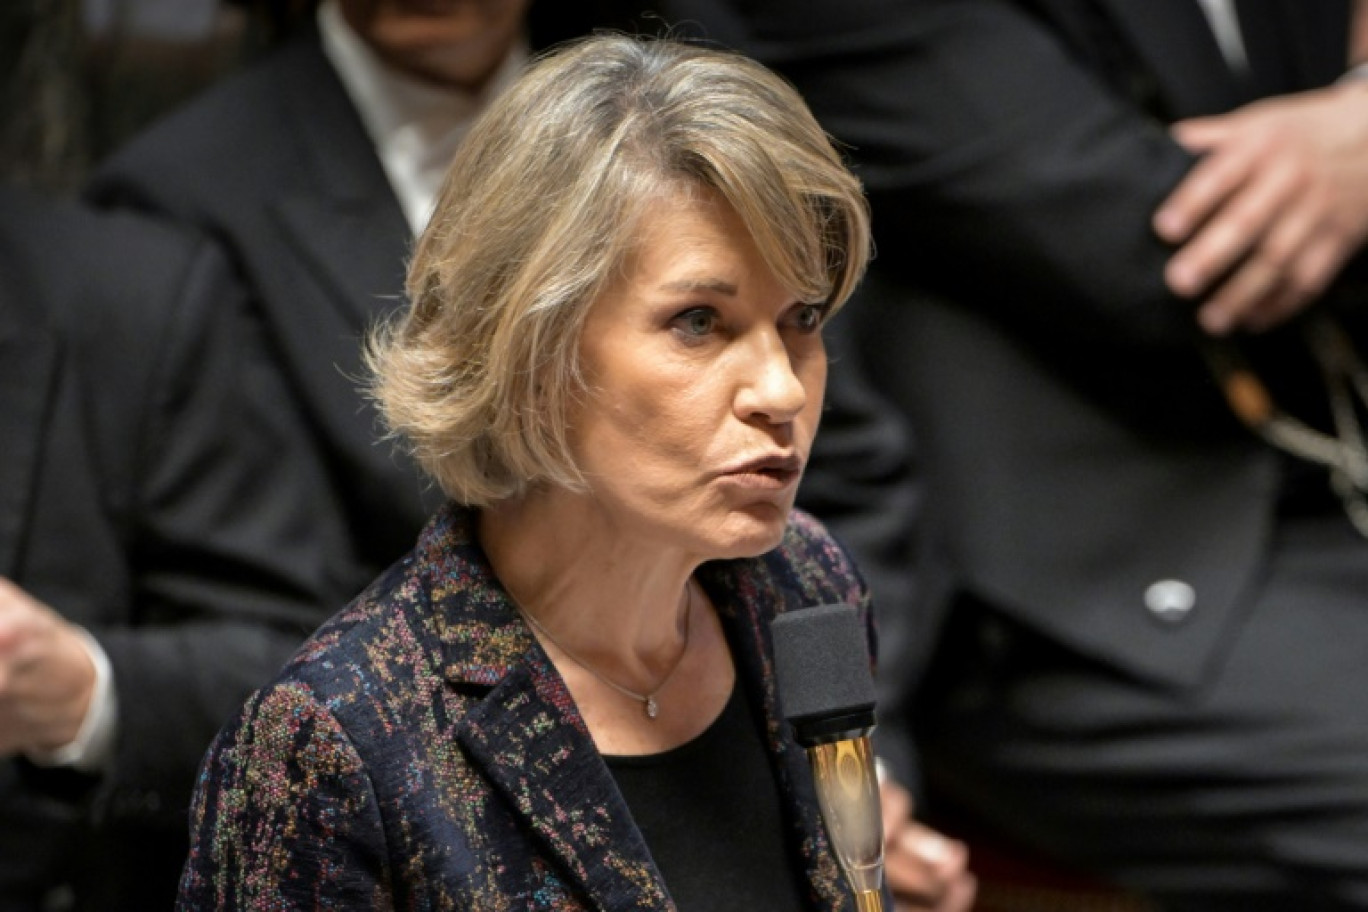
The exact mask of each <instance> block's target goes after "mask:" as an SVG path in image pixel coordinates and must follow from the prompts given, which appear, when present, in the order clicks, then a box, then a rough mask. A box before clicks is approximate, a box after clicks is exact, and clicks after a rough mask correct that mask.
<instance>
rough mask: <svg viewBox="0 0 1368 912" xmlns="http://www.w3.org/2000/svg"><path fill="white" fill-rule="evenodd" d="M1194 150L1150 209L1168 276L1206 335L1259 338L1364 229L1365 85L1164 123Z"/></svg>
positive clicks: (1367, 209)
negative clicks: (1191, 304)
mask: <svg viewBox="0 0 1368 912" xmlns="http://www.w3.org/2000/svg"><path fill="white" fill-rule="evenodd" d="M1173 137H1174V138H1175V139H1176V140H1177V141H1178V142H1179V143H1181V144H1182V145H1183V146H1184V147H1185V148H1186V149H1188V151H1190V152H1193V153H1195V154H1199V155H1202V156H1203V157H1202V159H1201V161H1199V162H1198V163H1197V164H1196V165H1195V166H1194V167H1193V169H1192V171H1191V172H1189V174H1188V175H1187V177H1186V178H1184V179H1183V181H1182V182H1181V183H1180V184H1179V185H1178V187H1177V188H1176V189H1175V190H1174V191H1173V193H1172V194H1170V195H1169V197H1168V199H1167V200H1165V201H1164V202H1163V204H1162V205H1160V207H1159V208H1158V210H1156V212H1155V215H1154V228H1155V231H1156V232H1157V233H1158V234H1159V236H1160V237H1161V238H1163V239H1164V240H1166V241H1168V242H1170V243H1173V244H1176V245H1179V247H1178V250H1177V252H1176V253H1175V254H1174V255H1173V257H1172V258H1171V259H1170V260H1169V263H1168V267H1167V270H1166V273H1165V277H1166V280H1167V282H1168V285H1169V287H1170V288H1171V289H1172V290H1173V291H1174V293H1176V294H1179V295H1182V296H1184V297H1191V298H1198V297H1205V301H1204V302H1203V303H1202V305H1201V307H1200V309H1199V310H1198V314H1197V320H1198V323H1199V324H1200V325H1201V326H1202V328H1203V329H1205V330H1206V331H1207V332H1208V333H1211V334H1212V335H1223V334H1225V333H1228V332H1231V331H1232V330H1235V329H1244V330H1249V331H1254V332H1259V331H1262V330H1265V329H1269V328H1271V327H1273V326H1276V325H1277V324H1279V323H1281V322H1283V321H1284V320H1286V319H1288V318H1289V317H1291V316H1293V315H1294V314H1296V313H1298V312H1299V311H1300V310H1301V309H1302V308H1304V307H1306V306H1307V304H1309V303H1310V302H1311V301H1313V300H1314V299H1315V298H1316V297H1317V296H1318V295H1319V294H1320V293H1321V292H1322V291H1324V289H1325V287H1326V286H1327V285H1328V284H1329V283H1330V282H1331V280H1333V279H1334V277H1335V276H1336V274H1338V272H1339V270H1340V268H1341V267H1342V266H1343V265H1344V262H1345V261H1346V260H1347V259H1348V258H1349V257H1350V256H1351V255H1353V253H1354V252H1355V251H1356V250H1357V249H1358V248H1359V245H1360V244H1361V243H1362V242H1363V240H1364V237H1365V235H1366V234H1368V84H1364V83H1362V82H1351V83H1346V84H1343V85H1336V86H1331V87H1329V88H1326V89H1321V90H1318V91H1314V92H1303V93H1299V94H1296V95H1288V96H1284V97H1281V98H1274V99H1269V100H1266V101H1260V102H1256V103H1255V104H1251V105H1248V106H1246V107H1243V108H1240V109H1239V110H1236V111H1232V112H1231V113H1229V114H1225V115H1221V116H1219V117H1205V118H1198V119H1194V120H1187V121H1183V122H1180V123H1178V124H1175V125H1174V126H1173Z"/></svg>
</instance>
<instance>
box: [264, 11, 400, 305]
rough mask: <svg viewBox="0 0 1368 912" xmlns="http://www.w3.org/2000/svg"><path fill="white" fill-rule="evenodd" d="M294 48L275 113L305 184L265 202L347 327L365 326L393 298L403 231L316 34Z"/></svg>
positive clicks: (370, 147) (369, 145)
mask: <svg viewBox="0 0 1368 912" xmlns="http://www.w3.org/2000/svg"><path fill="white" fill-rule="evenodd" d="M293 51H294V53H293V55H292V56H291V57H290V58H289V59H287V60H286V61H285V62H284V64H283V66H284V67H285V68H286V69H285V73H284V75H286V76H288V78H287V79H283V80H282V81H281V92H282V93H283V97H282V106H283V107H282V110H283V111H284V114H285V120H286V128H287V129H288V130H290V132H291V135H292V136H293V143H292V146H293V148H294V150H295V153H296V154H297V155H298V156H299V159H300V161H299V163H298V168H299V173H300V174H301V176H302V177H304V178H305V180H306V181H307V186H306V187H305V188H304V189H302V190H301V191H299V192H297V193H292V194H286V195H284V196H282V197H281V199H280V200H279V201H277V202H276V204H275V206H274V208H275V211H276V213H277V215H278V219H279V222H280V224H281V226H282V228H283V229H284V231H285V233H286V236H287V237H288V239H289V241H290V243H291V244H292V245H294V246H295V247H296V248H297V249H298V250H299V251H300V252H301V253H302V254H304V258H305V262H307V264H308V266H309V268H310V269H311V270H312V271H313V272H314V273H315V275H316V277H317V278H318V280H319V281H320V282H321V284H323V285H324V286H325V287H326V288H327V290H328V294H327V295H326V297H327V299H328V300H329V301H331V302H336V303H337V304H338V305H340V306H341V308H342V316H343V318H344V320H345V322H346V325H348V326H351V327H364V326H367V325H369V323H370V322H371V321H372V320H373V318H374V317H375V315H376V313H377V312H378V311H380V310H382V309H383V310H388V309H390V308H392V307H393V306H394V305H395V304H396V303H397V302H398V300H399V298H400V292H401V291H402V288H403V277H404V270H405V258H406V257H407V255H408V251H409V247H410V241H411V232H410V230H409V227H408V223H407V222H406V221H405V220H404V215H403V212H402V210H401V209H400V208H399V201H398V200H397V199H396V197H395V195H394V191H393V190H392V189H391V187H390V185H389V179H388V178H387V177H386V176H385V172H384V169H383V168H382V167H381V165H380V159H379V158H378V157H377V155H376V153H375V149H374V145H373V144H372V142H371V139H370V136H369V135H368V134H367V133H366V129H365V127H364V126H363V125H362V123H361V117H360V115H359V114H358V113H357V111H356V108H355V107H354V106H353V105H352V102H351V100H350V98H348V97H347V93H346V90H345V89H344V88H343V87H342V83H341V82H340V81H339V80H338V78H337V74H336V73H334V72H333V70H332V66H331V64H329V63H328V61H327V58H326V57H325V56H324V54H323V49H322V45H321V42H320V40H319V39H318V36H317V35H316V34H313V35H310V36H309V40H308V41H306V42H303V43H301V44H300V45H298V46H297V47H295V48H294V49H293Z"/></svg>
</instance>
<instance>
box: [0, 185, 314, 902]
mask: <svg viewBox="0 0 1368 912" xmlns="http://www.w3.org/2000/svg"><path fill="white" fill-rule="evenodd" d="M131 266H136V268H130V267H131ZM242 303H243V302H242V298H241V295H240V293H239V290H238V288H237V286H236V285H235V284H234V283H233V282H232V280H231V276H230V274H229V272H228V270H227V267H226V264H225V263H224V262H223V260H222V259H221V258H220V257H219V256H218V255H217V254H216V253H215V252H214V251H213V250H212V249H211V248H210V247H209V246H208V245H206V244H205V243H204V242H202V241H198V240H193V239H191V238H189V237H186V236H184V235H183V234H181V233H180V232H177V231H174V230H172V229H171V228H169V227H165V226H161V225H154V224H150V223H148V222H146V221H145V220H143V219H138V218H134V217H132V216H117V217H96V216H94V215H92V214H90V213H88V212H83V211H80V210H78V209H76V208H75V207H67V206H65V205H62V206H58V205H56V204H52V203H49V202H48V201H43V200H39V199H37V198H34V197H30V196H27V195H20V194H18V193H12V192H9V191H0V441H3V443H2V444H0V575H4V576H6V577H9V578H11V579H13V580H14V581H15V582H17V583H18V584H19V585H20V586H22V587H23V588H25V589H26V590H28V591H29V592H30V593H32V594H33V595H35V596H36V597H38V598H39V599H41V600H42V601H44V602H46V603H47V604H49V605H51V606H52V607H54V608H55V609H56V610H57V611H58V612H60V613H61V614H62V615H64V616H65V617H66V618H68V619H70V620H71V621H74V622H75V623H78V624H81V625H83V626H85V627H86V628H87V629H89V630H90V631H91V632H92V633H93V634H94V635H95V636H96V638H97V639H98V640H99V641H100V643H101V645H102V646H103V647H104V649H105V651H106V652H107V653H108V655H109V659H110V663H111V665H112V667H113V676H114V682H115V687H116V689H117V693H118V701H119V728H118V731H119V735H118V740H117V743H116V749H115V757H114V762H113V767H112V769H111V770H110V771H109V773H108V774H107V775H105V776H103V777H101V778H100V779H98V780H96V779H87V778H85V777H80V776H77V775H75V774H73V773H70V772H61V771H44V770H39V769H37V768H35V767H32V766H30V765H28V764H27V763H23V762H17V761H14V760H7V761H0V907H4V908H9V906H8V905H6V903H8V902H15V901H16V897H17V896H18V895H19V894H20V893H21V892H28V893H33V892H46V891H50V890H52V889H54V888H56V887H58V886H59V885H63V884H72V883H74V884H76V887H77V895H78V898H79V900H80V905H81V907H82V908H90V909H100V910H107V909H116V908H156V907H158V906H160V907H165V906H166V905H167V904H168V903H169V901H170V896H171V895H173V894H174V889H175V883H176V876H177V872H178V870H179V868H180V865H181V863H182V861H183V859H184V854H185V847H186V841H185V824H184V820H185V813H186V808H187V807H188V806H189V799H190V792H191V786H192V783H193V781H194V774H195V770H196V768H197V766H198V763H199V760H200V758H201V757H202V756H203V753H204V750H205V748H206V746H207V745H208V744H209V742H210V740H211V739H212V738H213V735H214V733H215V732H216V731H217V730H218V729H219V727H220V726H221V725H222V724H223V722H224V720H225V719H227V718H228V716H229V715H230V714H231V713H232V712H233V711H234V710H235V709H236V708H237V707H238V706H239V705H240V704H241V702H242V700H243V699H244V698H245V697H246V695H247V694H248V693H250V692H251V690H252V689H253V688H255V687H257V686H259V685H260V684H261V683H262V682H263V681H265V680H267V679H268V678H269V676H270V674H271V673H272V672H273V671H275V670H276V669H277V668H278V667H279V665H280V664H281V663H282V662H283V661H284V659H285V658H286V657H287V656H288V655H289V653H290V651H291V650H292V649H293V648H294V647H295V646H296V645H297V644H298V642H299V640H300V639H301V638H302V636H303V635H304V634H305V633H307V632H308V631H309V630H311V629H313V627H315V626H316V625H317V624H318V623H319V622H320V621H321V620H322V618H323V617H324V616H325V606H328V605H329V604H330V603H332V604H335V602H334V601H333V600H334V599H337V598H339V594H340V591H341V590H340V585H339V583H338V580H337V579H336V576H337V572H336V570H335V569H333V568H331V567H330V565H329V563H328V559H327V555H328V554H329V552H330V550H332V549H333V548H335V547H336V545H335V544H332V545H330V544H329V542H330V539H331V540H333V541H335V540H336V539H337V538H339V537H340V536H341V530H340V529H338V528H334V527H329V526H328V524H327V523H326V522H323V523H321V524H319V525H315V524H314V520H313V518H312V517H311V516H310V513H309V507H310V506H311V505H312V500H313V498H314V497H316V496H318V493H317V491H316V489H315V488H314V487H313V486H314V484H315V481H314V478H315V476H316V474H317V472H318V469H317V467H315V466H312V465H311V464H309V463H308V462H307V461H304V460H302V458H301V453H303V452H306V451H305V450H302V449H301V447H300V443H299V440H298V438H299V434H300V431H299V429H298V427H297V423H296V422H293V421H287V420H281V419H280V417H279V409H278V407H277V405H276V400H278V398H279V397H280V396H281V395H283V392H282V389H281V385H280V383H279V381H278V380H277V378H276V377H275V375H274V373H273V372H272V371H270V370H268V369H265V362H264V359H263V356H262V353H261V348H260V340H259V338H257V334H256V330H255V328H254V327H252V326H251V325H250V324H249V323H248V322H247V321H246V319H245V313H244V311H243V308H242ZM304 529H309V530H310V534H309V535H307V536H306V535H302V534H301V532H302V530H304Z"/></svg>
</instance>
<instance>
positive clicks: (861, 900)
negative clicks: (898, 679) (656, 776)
mask: <svg viewBox="0 0 1368 912" xmlns="http://www.w3.org/2000/svg"><path fill="white" fill-rule="evenodd" d="M770 630H771V632H772V633H773V636H774V674H775V679H776V683H777V685H778V690H779V704H780V706H781V707H782V708H783V713H784V716H785V718H787V719H788V722H789V725H791V726H792V728H793V735H794V738H795V739H796V740H797V741H798V743H799V744H801V745H802V746H803V747H805V748H806V749H807V753H808V760H809V761H810V762H811V763H812V774H813V779H814V780H815V782H816V785H817V803H818V805H819V806H820V807H821V810H822V819H823V820H824V821H825V822H826V827H827V831H828V832H829V833H830V835H831V844H832V848H833V849H834V850H835V852H836V858H837V860H838V861H840V863H841V869H842V870H843V871H844V872H845V875H846V879H847V880H848V881H849V883H850V885H851V887H852V889H854V891H855V903H856V908H857V909H858V910H859V912H882V910H883V893H882V892H881V890H882V886H883V861H884V859H883V814H882V811H881V810H880V805H879V779H878V775H877V773H876V771H875V766H874V751H873V748H872V747H871V746H870V742H869V735H870V733H871V732H873V731H874V725H875V716H874V702H875V699H874V676H873V673H872V672H871V670H870V658H869V648H868V640H867V638H866V634H865V628H864V625H863V624H862V623H861V622H860V616H859V613H858V612H857V611H856V609H855V607H854V606H853V605H843V604H835V605H818V606H816V607H814V608H803V609H801V610H798V611H790V612H788V613H786V614H781V615H779V616H778V617H776V618H775V619H774V621H773V623H771V625H770Z"/></svg>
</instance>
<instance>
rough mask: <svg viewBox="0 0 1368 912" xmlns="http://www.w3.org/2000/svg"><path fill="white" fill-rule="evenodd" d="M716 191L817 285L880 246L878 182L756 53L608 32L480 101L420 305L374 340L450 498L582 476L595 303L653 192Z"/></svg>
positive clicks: (843, 290) (795, 286)
mask: <svg viewBox="0 0 1368 912" xmlns="http://www.w3.org/2000/svg"><path fill="white" fill-rule="evenodd" d="M700 188H703V189H707V190H710V191H713V192H715V193H716V194H718V195H719V196H720V197H721V198H722V199H723V200H725V201H726V202H727V203H728V204H729V205H730V206H731V207H732V208H733V209H734V210H735V211H736V213H737V214H738V215H739V216H740V218H741V220H742V221H743V223H744V224H745V226H746V228H747V230H748V231H749V232H750V234H751V236H752V237H753V238H754V240H755V243H756V245H757V247H758V248H759V250H760V252H761V255H762V256H763V257H764V259H765V261H766V263H767V265H768V266H769V267H770V268H771V269H772V270H773V271H774V273H775V275H776V276H777V277H778V278H779V279H780V281H781V282H783V283H784V285H785V286H786V287H788V288H789V290H790V291H791V292H792V293H794V294H795V295H796V296H797V297H798V298H800V299H801V300H805V301H810V302H814V303H816V302H823V301H824V302H828V303H829V305H830V306H831V308H832V309H833V310H834V309H835V308H837V307H839V306H840V305H841V304H843V303H844V302H845V300H846V299H847V298H848V297H849V295H850V293H851V291H852V290H853V289H854V287H855V285H856V283H857V282H858V281H859V279H860V276H861V275H862V273H863V271H864V268H865V264H866V261H867V260H868V257H869V247H870V239H869V217H868V212H867V208H866V204H865V200H864V196H863V194H862V192H861V188H860V184H859V181H858V180H857V179H856V178H855V177H854V176H853V175H852V174H851V173H850V172H849V171H848V170H847V169H846V167H845V166H844V164H843V163H842V160H841V157H840V155H839V154H838V153H837V152H836V150H835V149H834V148H833V147H832V144H831V142H830V141H829V140H828V138H827V136H826V134H825V133H823V132H822V129H821V128H820V127H819V126H818V125H817V123H816V121H815V120H814V119H813V117H812V115H811V113H810V112H809V111H808V109H807V106H806V105H805V104H804V103H803V101H802V99H801V98H800V97H799V96H798V94H797V92H796V91H795V90H794V89H793V88H792V87H791V86H789V85H788V83H786V82H784V81H783V80H782V79H780V78H779V77H778V76H776V75H775V74H773V73H772V72H770V71H769V70H767V69H765V68H764V67H763V66H761V65H760V64H758V63H755V62H754V61H751V60H749V59H747V58H745V57H742V56H740V55H737V54H732V53H728V52H723V51H717V50H711V49H705V48H702V47H697V46H692V45H686V44H682V43H678V42H675V41H670V40H660V39H638V38H629V37H626V36H621V35H596V36H594V37H591V38H587V39H582V40H580V41H577V42H574V43H572V44H569V45H566V46H564V47H562V48H560V49H559V50H557V51H555V52H553V53H551V54H549V55H547V56H545V57H543V58H541V59H540V60H538V61H537V62H535V63H534V64H533V65H532V66H531V67H530V68H529V69H528V70H527V72H526V73H525V74H524V75H523V76H522V77H521V78H520V79H519V80H518V82H517V83H516V84H515V85H514V86H513V87H511V88H510V89H509V90H508V91H507V92H506V93H505V94H504V95H503V96H502V97H501V98H500V99H498V100H497V101H496V102H495V103H494V104H493V105H492V106H491V108H490V109H489V110H488V111H487V112H486V113H485V114H484V115H483V116H482V117H481V118H480V120H479V122H478V123H477V124H476V125H475V126H474V127H473V129H472V131H471V133H470V134H469V136H467V137H466V139H465V141H464V142H463V144H462V146H461V149H460V151H459V152H458V154H457V156H456V158H455V160H454V161H453V162H452V165H451V168H450V170H449V172H448V175H447V179H446V184H445V185H444V187H443V188H442V192H441V194H440V197H439V199H438V202H437V206H436V211H435V212H434V214H433V216H432V220H431V221H430V222H429V224H428V227H427V230H426V231H425V232H424V233H423V235H422V237H421V238H420V239H419V241H418V244H417V248H416V251H415V254H414V257H413V260H412V264H411V265H410V268H409V273H408V284H407V290H408V295H409V300H410V302H411V306H410V308H409V309H408V310H407V311H405V312H404V313H402V314H401V315H400V317H399V319H398V320H397V321H395V322H394V323H393V324H391V325H390V326H387V327H382V328H381V329H380V330H379V331H378V332H377V333H376V334H374V335H373V336H372V339H371V341H370V345H369V346H368V352H367V355H368V363H369V366H370V368H371V371H372V376H373V382H372V392H373V394H374V396H375V398H376V399H377V401H378V402H379V405H380V408H381V411H382V413H383V415H384V417H385V420H386V423H387V424H388V425H389V427H390V429H391V431H392V432H394V433H395V434H399V435H402V436H403V437H406V438H407V440H408V442H409V444H410V446H411V447H412V450H413V453H414V456H415V458H416V459H417V461H418V463H419V464H420V465H421V466H422V467H423V468H424V470H426V471H427V472H428V473H429V474H430V475H431V476H432V477H433V478H434V479H436V481H437V483H438V484H439V485H440V486H441V487H442V489H443V491H445V493H446V494H447V495H448V496H450V497H452V498H454V499H456V500H458V501H460V502H462V503H466V504H470V505H473V506H484V505H488V504H492V503H495V502H498V501H500V500H503V499H506V498H509V497H514V496H517V495H519V494H521V493H523V492H524V491H526V490H527V489H528V488H529V486H532V485H536V484H541V483H547V482H549V483H552V484H559V485H564V486H566V487H569V488H572V489H583V486H584V478H583V476H582V474H581V472H580V470H579V468H578V466H577V465H576V464H575V461H574V458H573V454H572V451H571V447H570V430H571V429H570V427H569V422H570V418H569V416H570V413H571V408H570V406H571V405H572V404H573V400H572V397H575V396H578V395H580V394H582V393H583V392H584V391H585V388H584V381H583V379H582V374H581V371H580V364H579V341H580V330H581V327H582V326H583V324H584V319H585V315H586V313H587V312H588V309H589V307H590V305H592V303H593V302H594V301H595V300H597V299H598V298H599V297H600V296H601V295H602V294H603V292H604V291H605V289H607V288H608V286H609V284H610V283H611V282H612V281H613V280H614V278H615V277H616V276H617V275H619V274H620V273H621V271H622V270H623V269H624V268H625V264H626V263H627V260H628V258H629V257H630V255H631V254H632V253H633V252H634V249H635V244H636V237H637V228H638V224H639V221H640V218H641V216H642V215H643V213H644V212H646V211H647V210H648V208H649V206H650V205H651V204H652V203H653V202H655V203H659V202H661V201H662V200H665V199H667V198H668V197H669V196H671V195H672V194H675V193H678V192H680V191H683V192H686V193H687V192H693V191H695V190H697V189H700Z"/></svg>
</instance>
